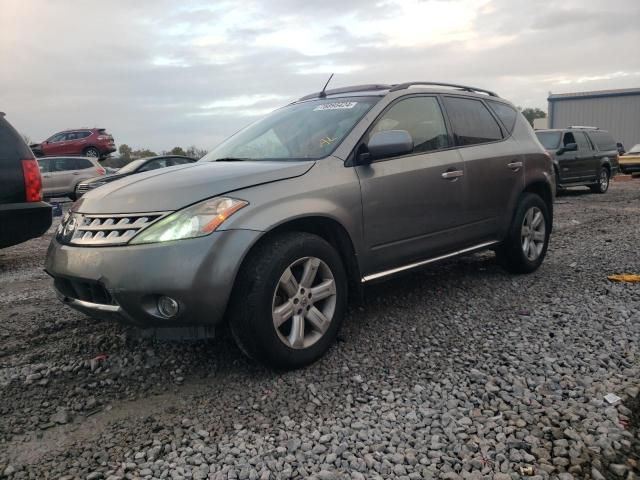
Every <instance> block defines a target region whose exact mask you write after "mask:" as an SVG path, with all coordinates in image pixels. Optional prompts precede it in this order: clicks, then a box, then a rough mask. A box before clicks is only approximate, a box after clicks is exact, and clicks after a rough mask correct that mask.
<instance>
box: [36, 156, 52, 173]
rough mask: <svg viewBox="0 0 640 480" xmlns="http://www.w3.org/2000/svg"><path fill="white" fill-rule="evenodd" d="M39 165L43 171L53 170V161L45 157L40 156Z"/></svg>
mask: <svg viewBox="0 0 640 480" xmlns="http://www.w3.org/2000/svg"><path fill="white" fill-rule="evenodd" d="M38 165H39V166H40V171H41V172H43V173H47V172H49V171H51V162H50V161H49V160H47V159H45V158H39V159H38Z"/></svg>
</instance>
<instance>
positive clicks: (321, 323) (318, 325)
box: [307, 307, 331, 333]
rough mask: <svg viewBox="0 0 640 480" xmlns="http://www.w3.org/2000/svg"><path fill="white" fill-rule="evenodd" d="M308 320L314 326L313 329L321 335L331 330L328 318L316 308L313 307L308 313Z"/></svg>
mask: <svg viewBox="0 0 640 480" xmlns="http://www.w3.org/2000/svg"><path fill="white" fill-rule="evenodd" d="M307 320H309V322H310V323H311V325H313V328H314V329H315V330H317V331H318V332H320V333H324V332H325V331H326V330H327V328H329V324H330V323H331V322H330V321H329V319H328V318H327V317H325V316H324V313H322V312H321V311H320V310H318V309H317V308H316V307H311V309H310V310H309V311H308V312H307Z"/></svg>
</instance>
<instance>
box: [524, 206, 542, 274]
mask: <svg viewBox="0 0 640 480" xmlns="http://www.w3.org/2000/svg"><path fill="white" fill-rule="evenodd" d="M545 223H546V222H545V220H544V215H543V214H542V211H541V210H540V209H539V208H538V207H531V208H530V209H529V210H527V213H525V215H524V218H523V220H522V228H521V229H520V235H521V240H522V251H523V252H524V254H525V256H526V257H527V259H528V260H529V261H530V262H534V261H535V260H537V259H538V257H539V256H540V254H541V253H542V249H543V248H544V242H545V239H546V230H547V226H546V225H545Z"/></svg>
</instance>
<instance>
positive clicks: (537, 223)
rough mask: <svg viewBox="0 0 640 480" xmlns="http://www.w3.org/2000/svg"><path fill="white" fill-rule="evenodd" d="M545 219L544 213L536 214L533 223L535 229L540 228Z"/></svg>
mask: <svg viewBox="0 0 640 480" xmlns="http://www.w3.org/2000/svg"><path fill="white" fill-rule="evenodd" d="M542 220H543V217H542V212H539V211H538V212H536V214H535V216H534V217H533V221H532V222H531V226H532V227H533V228H538V227H539V226H540V224H541V223H542Z"/></svg>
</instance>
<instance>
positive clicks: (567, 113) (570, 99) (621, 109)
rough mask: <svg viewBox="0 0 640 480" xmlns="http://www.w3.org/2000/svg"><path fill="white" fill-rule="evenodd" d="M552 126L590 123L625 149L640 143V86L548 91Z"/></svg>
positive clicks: (550, 123)
mask: <svg viewBox="0 0 640 480" xmlns="http://www.w3.org/2000/svg"><path fill="white" fill-rule="evenodd" d="M548 101H549V128H565V127H568V126H569V125H589V126H594V127H599V128H602V129H603V130H608V131H609V132H611V134H612V135H613V137H614V138H615V140H616V142H622V144H623V145H624V146H625V148H627V149H628V148H631V147H632V146H633V145H635V144H636V143H640V88H625V89H621V90H600V91H594V92H578V93H559V94H552V93H550V94H549V98H548Z"/></svg>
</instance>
